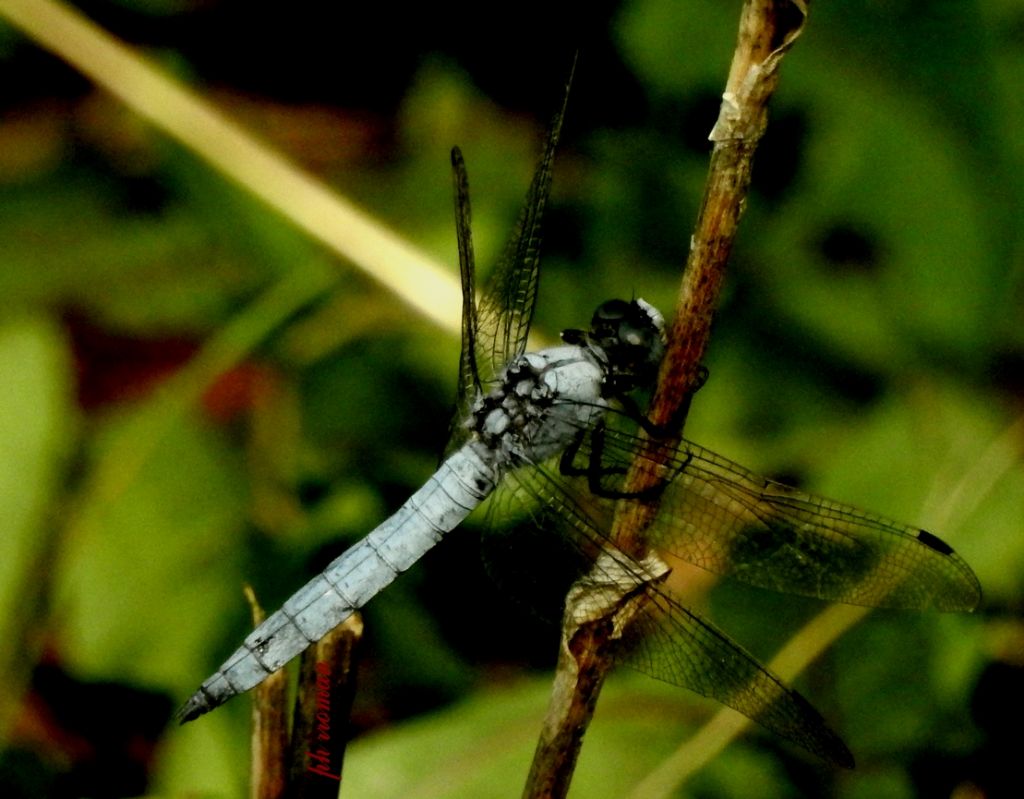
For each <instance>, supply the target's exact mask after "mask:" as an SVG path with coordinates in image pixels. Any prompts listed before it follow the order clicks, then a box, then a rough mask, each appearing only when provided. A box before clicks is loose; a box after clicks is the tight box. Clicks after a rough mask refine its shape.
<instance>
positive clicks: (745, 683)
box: [617, 585, 853, 768]
mask: <svg viewBox="0 0 1024 799" xmlns="http://www.w3.org/2000/svg"><path fill="white" fill-rule="evenodd" d="M648 594H649V597H648V602H647V604H646V605H645V606H644V607H643V609H642V610H641V612H640V614H639V615H638V616H637V618H635V619H634V620H633V622H632V623H631V624H630V625H628V626H627V627H626V629H625V632H624V635H623V640H622V643H621V645H620V647H619V649H618V651H617V659H619V660H621V662H622V663H624V664H625V665H627V666H630V667H632V668H635V669H638V670H639V671H642V672H644V673H645V674H649V675H650V676H652V677H655V678H656V679H659V680H663V681H665V682H668V683H672V684H673V685H681V686H684V687H686V688H689V689H690V690H691V691H695V692H696V693H698V694H701V695H702V696H706V697H709V698H711V699H714V700H716V701H718V702H721V703H722V704H723V705H726V706H728V707H731V708H732V709H733V710H736V711H739V712H740V713H742V714H743V715H744V716H747V717H748V718H750V719H751V720H753V721H755V722H757V723H758V724H760V725H761V726H762V727H764V728H766V729H768V730H770V731H771V732H773V733H775V734H777V735H779V736H780V737H782V738H785V739H786V740H788V741H791V742H792V743H795V744H797V745H798V746H801V747H803V748H804V749H806V750H807V751H809V752H811V753H812V754H815V755H818V756H819V757H821V758H824V759H825V760H828V761H830V762H832V763H835V764H837V765H840V766H843V767H845V768H853V755H852V754H850V750H849V749H847V748H846V745H845V744H844V743H843V742H842V740H841V739H840V738H839V736H838V735H837V734H836V733H835V732H833V731H832V729H831V728H829V726H828V725H827V724H826V723H825V720H824V719H823V718H822V717H821V714H819V713H818V711H817V710H815V709H814V707H813V706H812V705H811V703H810V702H808V701H807V700H806V699H804V698H803V697H802V696H801V695H800V694H799V693H797V692H796V691H794V690H792V689H790V688H787V687H786V685H785V684H784V683H783V682H782V681H781V680H780V679H779V678H778V677H776V676H775V675H774V674H772V673H771V672H770V671H769V670H768V669H767V668H765V667H764V666H762V665H761V663H759V662H758V660H757V659H756V658H755V657H754V656H753V655H751V654H749V653H748V652H747V651H746V650H744V649H743V647H741V646H740V645H739V644H737V643H736V642H735V641H733V640H732V639H731V638H729V637H728V636H727V635H726V634H725V633H723V632H721V631H720V630H718V629H717V628H715V627H714V626H712V625H711V624H710V623H708V622H707V621H704V620H703V619H701V618H700V617H699V616H697V615H695V614H694V613H692V612H691V611H689V610H687V609H686V608H684V607H683V606H682V605H680V604H679V603H677V602H675V601H674V600H673V599H671V598H670V597H669V596H667V595H666V594H665V593H663V592H661V591H658V590H655V586H653V585H652V586H649V587H648Z"/></svg>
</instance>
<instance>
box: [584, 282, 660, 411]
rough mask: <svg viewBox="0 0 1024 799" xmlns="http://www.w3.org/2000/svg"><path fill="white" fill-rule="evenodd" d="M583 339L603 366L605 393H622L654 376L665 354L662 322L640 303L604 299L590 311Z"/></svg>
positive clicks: (652, 379) (642, 301)
mask: <svg viewBox="0 0 1024 799" xmlns="http://www.w3.org/2000/svg"><path fill="white" fill-rule="evenodd" d="M585 340H586V343H587V345H588V346H590V347H591V348H592V349H595V350H599V351H600V354H601V358H602V360H603V361H604V362H605V363H606V364H607V368H608V378H607V385H608V393H609V394H611V395H615V394H624V393H626V392H628V391H632V390H633V389H635V388H639V387H640V386H645V385H649V384H651V383H653V382H654V379H655V378H656V377H657V374H658V366H659V365H660V364H661V358H662V356H663V355H664V354H665V320H664V319H663V318H662V316H661V314H660V313H659V312H658V310H657V309H656V308H655V307H654V306H652V305H650V304H649V303H647V302H645V301H644V300H641V299H635V300H630V301H628V302H627V301H626V300H608V301H607V302H604V303H602V304H601V305H599V306H598V307H597V310H596V311H594V316H593V318H592V319H591V320H590V330H589V331H587V333H586V334H585Z"/></svg>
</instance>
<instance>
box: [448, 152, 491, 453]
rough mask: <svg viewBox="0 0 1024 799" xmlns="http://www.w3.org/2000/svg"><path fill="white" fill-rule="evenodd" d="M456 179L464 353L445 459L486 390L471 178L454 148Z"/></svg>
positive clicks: (460, 440) (462, 439) (463, 439)
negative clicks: (482, 372)
mask: <svg viewBox="0 0 1024 799" xmlns="http://www.w3.org/2000/svg"><path fill="white" fill-rule="evenodd" d="M452 179H453V183H454V190H455V235H456V239H457V240H458V245H459V273H460V275H461V278H462V350H461V352H460V353H459V383H458V389H457V392H458V393H457V396H456V400H455V412H454V414H453V416H452V420H451V423H450V424H449V430H448V445H447V447H446V448H445V456H448V455H450V454H451V453H452V452H454V451H455V450H457V449H459V447H461V446H462V445H463V444H464V443H465V442H466V440H467V439H468V437H469V431H468V430H467V429H466V427H465V425H464V424H463V422H464V420H465V419H466V417H467V416H468V415H469V410H470V406H471V404H472V402H473V400H474V399H475V398H476V397H477V396H478V395H479V394H480V393H481V391H482V382H481V376H480V371H479V369H478V368H477V325H478V318H477V308H476V257H475V256H474V254H473V227H472V213H471V209H470V203H469V176H468V175H467V173H466V162H465V160H464V159H463V157H462V151H461V150H460V149H459V148H458V147H453V148H452Z"/></svg>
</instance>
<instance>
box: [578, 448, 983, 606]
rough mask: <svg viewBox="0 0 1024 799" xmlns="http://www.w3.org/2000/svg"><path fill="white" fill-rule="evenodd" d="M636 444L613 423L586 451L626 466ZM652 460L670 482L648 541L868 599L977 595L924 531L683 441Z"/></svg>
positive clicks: (699, 561) (809, 592)
mask: <svg viewBox="0 0 1024 799" xmlns="http://www.w3.org/2000/svg"><path fill="white" fill-rule="evenodd" d="M636 445H637V440H636V438H635V437H634V436H632V435H629V434H626V433H621V432H612V431H609V434H608V435H606V436H605V441H604V443H603V445H602V447H601V450H602V451H601V452H596V453H595V452H593V447H591V448H589V452H590V453H591V454H589V455H588V454H586V453H587V451H588V448H587V447H584V448H581V452H582V453H583V454H582V456H583V457H590V458H591V459H592V460H594V461H595V462H596V460H597V459H598V458H600V460H601V462H603V463H604V464H605V466H604V468H605V469H609V468H614V469H618V470H624V469H625V468H627V467H628V464H629V463H630V462H631V460H632V458H633V453H634V452H635V451H636V449H637V446H636ZM653 468H655V469H656V470H657V473H658V474H659V475H660V479H663V480H664V481H665V483H664V489H663V490H662V491H661V492H660V496H658V497H657V498H656V499H655V500H653V501H655V502H658V511H657V515H656V517H655V520H654V522H653V523H652V524H651V526H650V529H649V530H648V531H647V533H646V540H647V542H648V543H649V544H650V545H651V546H653V547H655V548H657V549H661V550H663V551H666V552H670V553H672V554H673V555H676V556H678V557H680V558H682V559H684V560H687V561H689V562H691V563H693V564H695V565H697V566H700V567H702V568H705V569H707V570H709V571H712V572H715V573H718V574H722V575H726V576H729V577H734V578H736V579H738V580H742V581H743V582H746V583H749V584H751V585H755V586H758V587H761V588H770V589H772V590H775V591H781V592H784V593H793V594H802V595H805V596H811V597H817V598H819V599H825V600H829V601H835V602H845V603H849V604H854V605H866V606H872V607H891V608H905V609H925V608H935V609H937V610H947V611H954V610H973V609H974V608H975V607H976V606H977V605H978V603H979V601H980V599H981V588H980V585H979V583H978V578H977V577H976V576H975V575H974V572H973V571H971V568H970V567H969V566H968V565H967V563H966V562H965V561H964V560H963V558H961V557H960V556H959V555H957V554H956V552H954V551H953V549H952V548H951V547H950V546H949V545H948V544H946V543H945V542H943V541H942V540H941V539H939V538H938V537H936V536H935V535H932V534H931V533H929V532H927V531H926V530H921V529H919V528H916V527H909V526H907V525H904V524H900V523H899V522H895V521H892V520H891V519H887V518H885V517H883V516H879V515H877V514H873V513H868V512H866V511H863V510H860V509H858V508H855V507H852V506H850V505H844V504H842V503H839V502H834V501H833V500H830V499H825V498H823V497H818V496H814V495H813V494H807V493H805V492H803V491H798V490H797V489H795V488H790V487H789V486H785V485H782V484H781V483H776V482H774V481H772V480H768V479H766V478H764V477H760V476H758V475H756V474H754V473H753V472H750V471H748V470H747V469H744V468H743V467H742V466H739V465H738V464H735V463H733V462H732V461H729V460H727V459H726V458H723V457H722V456H720V455H716V454H715V453H713V452H710V451H708V450H706V449H703V448H702V447H699V446H697V445H696V444H692V443H690V442H687V441H684V442H682V443H681V444H680V445H679V447H678V448H677V450H676V451H675V452H674V453H673V454H672V456H671V457H669V458H668V459H667V460H666V461H665V462H664V463H663V464H659V465H654V466H653ZM627 501H637V500H627Z"/></svg>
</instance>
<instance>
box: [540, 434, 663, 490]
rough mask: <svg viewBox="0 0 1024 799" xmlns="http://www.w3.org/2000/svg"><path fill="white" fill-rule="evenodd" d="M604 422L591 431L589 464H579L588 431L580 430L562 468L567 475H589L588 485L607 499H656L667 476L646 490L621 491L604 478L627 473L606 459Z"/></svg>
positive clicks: (563, 461)
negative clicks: (609, 485) (606, 483)
mask: <svg viewBox="0 0 1024 799" xmlns="http://www.w3.org/2000/svg"><path fill="white" fill-rule="evenodd" d="M604 431H605V427H604V422H603V421H602V422H599V423H598V424H597V425H596V426H595V427H594V429H593V430H592V431H591V433H590V455H589V457H588V459H587V465H586V466H585V467H583V468H580V467H579V466H577V465H576V464H575V460H576V456H577V455H578V454H579V451H580V448H581V447H582V445H583V439H584V433H582V432H581V433H580V434H579V435H578V436H576V438H575V439H573V441H572V443H571V444H569V446H568V447H566V448H565V450H564V451H563V452H562V457H561V459H560V461H559V464H558V470H559V471H560V472H561V473H562V474H564V475H566V476H567V477H586V478H587V488H589V489H590V492H591V493H592V494H595V495H596V496H599V497H603V498H604V499H638V500H648V499H654V498H656V497H657V496H659V495H660V494H661V492H662V491H664V490H665V487H666V486H667V485H668V481H667V480H662V481H659V482H658V483H656V484H655V485H653V486H650V487H649V488H645V489H643V490H642V491H620V490H619V489H616V488H610V487H608V486H606V485H605V484H604V483H603V482H602V480H603V478H605V477H608V476H610V475H624V474H625V473H626V469H625V468H624V467H621V466H606V465H604V464H603V463H602V455H603V453H604Z"/></svg>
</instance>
